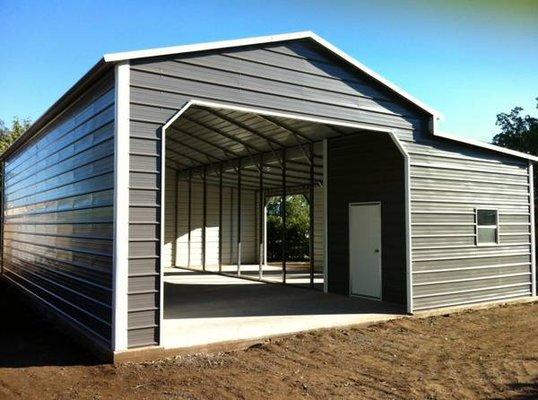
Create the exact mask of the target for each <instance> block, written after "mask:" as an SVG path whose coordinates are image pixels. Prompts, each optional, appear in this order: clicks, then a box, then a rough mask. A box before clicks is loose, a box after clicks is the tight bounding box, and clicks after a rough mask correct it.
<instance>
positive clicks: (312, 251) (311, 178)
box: [309, 143, 314, 288]
mask: <svg viewBox="0 0 538 400" xmlns="http://www.w3.org/2000/svg"><path fill="white" fill-rule="evenodd" d="M310 160H311V162H310V202H309V206H310V287H311V288H313V287H314V145H313V144H312V143H311V144H310Z"/></svg>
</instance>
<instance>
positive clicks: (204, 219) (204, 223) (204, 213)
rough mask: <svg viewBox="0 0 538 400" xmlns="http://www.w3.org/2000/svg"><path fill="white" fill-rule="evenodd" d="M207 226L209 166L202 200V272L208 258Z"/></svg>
mask: <svg viewBox="0 0 538 400" xmlns="http://www.w3.org/2000/svg"><path fill="white" fill-rule="evenodd" d="M206 226H207V165H204V171H203V200H202V270H203V271H205V269H206V264H207V257H206V235H207V233H206Z"/></svg>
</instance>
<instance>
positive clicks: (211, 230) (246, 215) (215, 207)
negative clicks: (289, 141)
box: [165, 181, 258, 271]
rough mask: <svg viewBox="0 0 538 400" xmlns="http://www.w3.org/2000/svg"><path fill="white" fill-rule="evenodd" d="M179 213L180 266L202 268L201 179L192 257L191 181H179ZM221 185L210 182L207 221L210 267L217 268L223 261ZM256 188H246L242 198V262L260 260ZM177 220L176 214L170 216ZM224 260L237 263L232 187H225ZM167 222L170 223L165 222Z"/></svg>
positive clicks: (195, 186) (195, 193)
mask: <svg viewBox="0 0 538 400" xmlns="http://www.w3.org/2000/svg"><path fill="white" fill-rule="evenodd" d="M178 188H179V193H178V195H179V199H180V201H179V203H178V208H177V213H178V217H179V218H178V248H177V260H176V264H175V265H177V266H181V267H187V266H189V260H190V267H192V268H201V266H202V226H203V224H202V221H203V212H202V199H203V197H202V196H203V195H202V193H203V185H202V183H200V182H193V183H192V198H191V231H190V232H191V235H190V236H191V242H190V257H189V230H188V204H189V203H188V197H189V196H188V182H186V181H179V185H178ZM218 196H219V188H218V186H215V185H210V184H208V185H207V211H206V212H207V214H206V218H207V220H206V221H207V225H206V268H207V270H210V271H216V270H218V268H216V267H217V266H218V261H219V247H218V246H219V234H220V232H221V229H219V224H218V222H219V198H218ZM255 205H256V204H255V192H253V191H251V190H242V198H241V210H242V214H241V215H242V217H241V229H242V231H241V236H242V251H243V254H242V257H241V258H242V263H243V264H253V263H257V262H258V261H257V255H256V254H257V253H256V233H255V227H256V221H255ZM170 221H173V218H171V219H170ZM222 222H223V224H222V263H223V264H236V263H237V190H236V189H234V188H230V187H224V188H223V207H222ZM165 224H166V223H165Z"/></svg>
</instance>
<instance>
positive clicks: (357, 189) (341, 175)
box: [327, 133, 407, 305]
mask: <svg viewBox="0 0 538 400" xmlns="http://www.w3.org/2000/svg"><path fill="white" fill-rule="evenodd" d="M380 160H382V161H381V162H380ZM327 181H328V191H327V206H328V208H327V213H328V221H330V224H329V226H328V231H327V237H328V239H327V241H328V243H327V246H328V247H327V250H328V268H329V281H328V285H329V286H328V287H329V291H331V292H336V293H341V294H345V295H348V294H349V246H350V245H351V244H350V243H349V204H350V203H362V202H374V201H379V202H381V247H382V252H381V256H382V260H381V264H382V300H384V301H390V302H393V303H398V304H402V305H405V304H406V295H407V292H406V281H407V280H406V248H405V237H406V230H405V184H404V183H405V179H404V158H403V156H402V155H401V153H400V151H399V150H398V149H397V148H396V146H395V145H394V142H393V141H392V139H391V138H390V137H389V135H388V134H377V133H359V134H356V135H353V136H349V137H345V138H338V139H329V140H328V141H327Z"/></svg>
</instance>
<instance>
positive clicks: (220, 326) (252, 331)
mask: <svg viewBox="0 0 538 400" xmlns="http://www.w3.org/2000/svg"><path fill="white" fill-rule="evenodd" d="M164 285H165V291H164V292H165V299H164V302H165V307H164V310H165V312H164V329H163V346H164V347H165V348H188V347H194V346H205V345H210V344H213V343H219V342H230V341H249V340H252V339H259V338H264V337H270V336H278V335H285V334H289V333H294V332H299V331H307V330H312V329H319V328H330V327H339V326H349V325H357V324H365V323H373V322H379V321H386V320H389V319H394V318H397V317H399V316H401V315H403V308H402V307H401V306H396V305H391V304H387V303H384V302H378V301H372V300H366V299H360V298H356V297H347V296H343V295H336V294H331V293H322V292H320V291H315V290H307V289H304V288H298V287H294V286H290V285H282V284H273V283H264V282H260V281H252V280H247V279H239V278H235V277H230V276H224V275H219V274H216V273H209V272H206V273H204V272H201V271H193V270H187V269H181V268H168V269H167V270H166V271H165V281H164Z"/></svg>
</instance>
